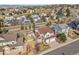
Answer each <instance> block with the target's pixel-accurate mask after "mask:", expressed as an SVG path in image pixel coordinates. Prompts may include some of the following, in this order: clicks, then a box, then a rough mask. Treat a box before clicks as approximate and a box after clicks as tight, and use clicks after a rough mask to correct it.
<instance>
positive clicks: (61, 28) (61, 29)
mask: <svg viewBox="0 0 79 59" xmlns="http://www.w3.org/2000/svg"><path fill="white" fill-rule="evenodd" d="M52 30H53V31H54V32H55V34H61V33H65V34H67V35H68V30H69V27H68V25H67V24H57V25H55V26H54V27H53V28H52Z"/></svg>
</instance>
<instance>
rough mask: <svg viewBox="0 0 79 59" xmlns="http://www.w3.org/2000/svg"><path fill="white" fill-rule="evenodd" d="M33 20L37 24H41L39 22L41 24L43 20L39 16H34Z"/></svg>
mask: <svg viewBox="0 0 79 59" xmlns="http://www.w3.org/2000/svg"><path fill="white" fill-rule="evenodd" d="M32 18H33V20H34V21H35V22H36V23H39V22H41V18H40V16H39V15H36V14H35V15H32Z"/></svg>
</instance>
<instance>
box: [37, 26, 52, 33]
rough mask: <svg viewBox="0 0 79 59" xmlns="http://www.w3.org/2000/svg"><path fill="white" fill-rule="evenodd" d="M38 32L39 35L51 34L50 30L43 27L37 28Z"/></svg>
mask: <svg viewBox="0 0 79 59" xmlns="http://www.w3.org/2000/svg"><path fill="white" fill-rule="evenodd" d="M38 31H39V32H40V34H45V33H47V32H50V33H52V32H53V31H52V29H51V28H49V27H48V26H45V27H42V28H39V29H38Z"/></svg>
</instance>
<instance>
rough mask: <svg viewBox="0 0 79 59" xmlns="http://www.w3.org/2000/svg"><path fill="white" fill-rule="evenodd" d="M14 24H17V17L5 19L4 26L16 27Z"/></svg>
mask: <svg viewBox="0 0 79 59" xmlns="http://www.w3.org/2000/svg"><path fill="white" fill-rule="evenodd" d="M14 23H15V17H14V16H10V17H5V19H4V25H7V26H11V25H14Z"/></svg>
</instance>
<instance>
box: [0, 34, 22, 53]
mask: <svg viewBox="0 0 79 59" xmlns="http://www.w3.org/2000/svg"><path fill="white" fill-rule="evenodd" d="M7 45H9V47H10V49H14V48H15V49H16V48H17V47H20V46H23V40H22V37H20V38H17V33H7V34H3V35H0V47H2V48H4V47H5V46H7ZM0 51H1V52H2V50H1V49H0Z"/></svg>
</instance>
